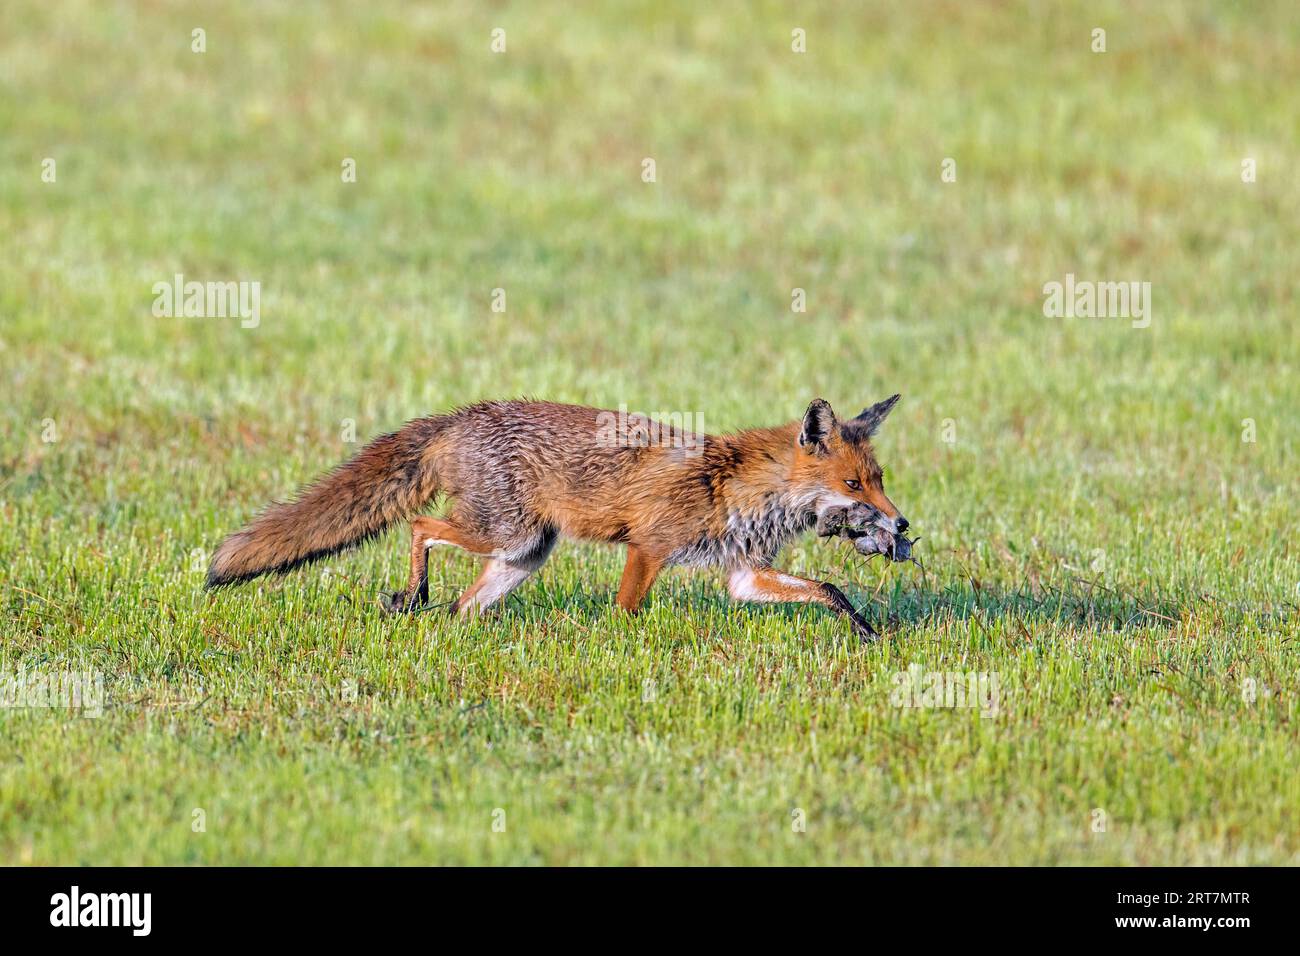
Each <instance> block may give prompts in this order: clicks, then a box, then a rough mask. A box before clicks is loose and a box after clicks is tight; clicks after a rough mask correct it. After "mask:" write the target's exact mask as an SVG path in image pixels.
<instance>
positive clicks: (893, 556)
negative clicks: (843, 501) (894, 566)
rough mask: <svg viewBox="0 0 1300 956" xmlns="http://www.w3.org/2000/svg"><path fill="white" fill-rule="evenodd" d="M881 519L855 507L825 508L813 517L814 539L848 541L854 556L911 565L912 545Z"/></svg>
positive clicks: (912, 541)
mask: <svg viewBox="0 0 1300 956" xmlns="http://www.w3.org/2000/svg"><path fill="white" fill-rule="evenodd" d="M884 520H885V518H884V515H883V514H881V512H880V511H879V510H878V509H876V508H873V507H871V506H870V505H864V504H860V503H856V504H854V505H852V506H849V507H835V508H828V509H826V510H825V511H823V512H822V513H821V514H820V515H818V517H817V535H818V537H822V538H848V539H849V540H850V541H852V542H853V549H854V550H855V551H857V552H858V554H865V555H867V556H871V555H876V554H883V555H885V556H886V557H887V558H889V560H891V561H897V562H903V561H912V560H914V559H913V558H912V545H913V544H915V543H916V542H917V540H918V539H916V538H907V537H905V536H904V535H903V531H902V530H896V531H895V530H891V529H890V528H887V527H885V525H884Z"/></svg>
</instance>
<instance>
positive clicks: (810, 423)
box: [799, 398, 839, 451]
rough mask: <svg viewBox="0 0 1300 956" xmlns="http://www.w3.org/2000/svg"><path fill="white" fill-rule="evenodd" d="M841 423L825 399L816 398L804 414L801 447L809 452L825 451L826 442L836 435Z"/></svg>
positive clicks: (800, 433)
mask: <svg viewBox="0 0 1300 956" xmlns="http://www.w3.org/2000/svg"><path fill="white" fill-rule="evenodd" d="M838 427H839V423H838V422H836V421H835V412H834V411H832V409H831V406H830V403H829V402H827V401H826V399H824V398H814V399H813V400H812V404H810V405H809V406H808V411H806V412H804V413H803V428H801V429H800V430H799V447H801V448H807V449H808V450H809V451H817V450H825V448H826V441H827V439H829V438H830V437H831V435H832V434H834V432H835V429H836V428H838Z"/></svg>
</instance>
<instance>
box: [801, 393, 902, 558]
mask: <svg viewBox="0 0 1300 956" xmlns="http://www.w3.org/2000/svg"><path fill="white" fill-rule="evenodd" d="M898 399H899V396H897V395H891V396H890V397H889V398H887V399H885V400H884V401H883V402H876V404H874V405H872V406H871V407H870V408H867V409H864V410H863V411H862V414H861V415H858V416H857V417H856V418H850V419H849V420H848V421H846V422H840V421H839V420H838V419H836V417H835V412H834V411H832V410H831V406H830V404H829V403H828V402H826V401H825V400H824V399H820V398H818V399H814V400H813V402H812V404H811V405H809V406H808V411H806V412H804V416H803V423H802V424H801V426H800V429H799V442H798V447H797V448H795V451H794V467H793V470H792V474H791V477H792V478H793V480H794V483H795V485H796V487H798V488H799V489H800V491H801V492H802V493H803V494H805V495H807V496H808V497H809V499H810V500H811V503H812V507H813V508H814V510H815V511H816V512H817V514H818V515H819V516H820V515H821V513H822V512H823V511H825V510H826V509H827V508H834V507H851V506H853V505H855V504H858V505H869V506H870V507H872V508H874V509H875V510H876V511H878V512H879V513H880V518H879V519H878V520H877V522H876V523H877V524H878V525H879V526H880V527H882V528H884V529H885V530H886V531H889V532H892V533H894V534H902V533H903V532H904V531H906V530H907V527H908V522H907V519H906V518H904V517H903V516H902V515H901V514H899V511H898V509H897V508H896V507H894V503H893V502H892V501H890V500H889V498H888V497H886V495H885V483H884V474H883V473H882V471H881V469H880V465H879V464H877V463H876V454H875V451H874V450H873V449H872V447H871V436H872V435H874V434H875V433H876V429H878V428H879V427H880V423H881V422H883V421H884V420H885V416H886V415H888V414H889V412H890V410H891V409H892V408H893V407H894V405H895V403H896V402H897V401H898Z"/></svg>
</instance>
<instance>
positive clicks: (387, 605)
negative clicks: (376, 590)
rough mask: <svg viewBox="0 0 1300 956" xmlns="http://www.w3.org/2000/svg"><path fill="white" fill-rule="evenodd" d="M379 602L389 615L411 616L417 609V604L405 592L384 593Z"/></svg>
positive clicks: (381, 594)
mask: <svg viewBox="0 0 1300 956" xmlns="http://www.w3.org/2000/svg"><path fill="white" fill-rule="evenodd" d="M378 601H379V607H380V609H381V610H383V611H386V612H388V613H389V614H410V613H411V612H412V611H414V610H415V608H416V602H415V601H414V600H411V599H410V598H408V597H407V594H406V592H405V591H384V592H382V593H380V595H379V597H378Z"/></svg>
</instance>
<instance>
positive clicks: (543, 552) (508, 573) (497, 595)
mask: <svg viewBox="0 0 1300 956" xmlns="http://www.w3.org/2000/svg"><path fill="white" fill-rule="evenodd" d="M555 538H556V532H555V531H554V530H553V529H550V528H544V529H542V531H541V532H539V533H538V535H537V537H536V538H535V539H533V540H531V541H526V542H523V543H521V545H520V546H518V547H516V548H514V549H511V550H510V551H508V552H507V553H504V554H499V555H498V556H494V557H493V558H492V559H491V560H489V561H488V563H487V564H485V565H484V566H483V571H482V573H481V574H479V576H478V580H476V581H475V582H474V583H473V584H471V585H470V586H469V589H468V590H467V591H466V592H465V593H464V594H462V595H461V596H460V597H459V598H457V599H456V603H455V604H453V605H452V606H451V609H452V612H453V613H455V614H459V615H461V616H462V617H467V616H469V615H471V614H475V613H479V612H481V611H486V610H487V609H488V608H490V607H492V606H493V605H494V604H496V603H498V602H500V601H503V600H505V598H506V597H507V595H509V594H510V592H511V591H513V590H514V589H515V588H517V587H519V585H521V584H523V583H524V581H526V580H527V579H528V577H529V576H530V575H531V574H532V573H533V572H534V571H536V570H537V569H538V568H540V567H541V566H542V565H543V564H545V563H546V559H547V558H548V557H550V554H551V548H552V547H554V546H555Z"/></svg>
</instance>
